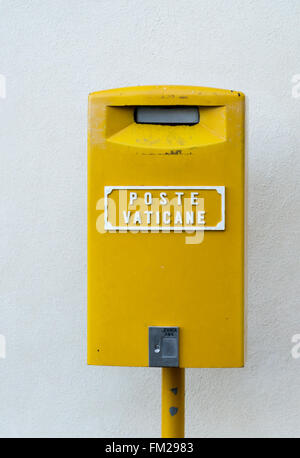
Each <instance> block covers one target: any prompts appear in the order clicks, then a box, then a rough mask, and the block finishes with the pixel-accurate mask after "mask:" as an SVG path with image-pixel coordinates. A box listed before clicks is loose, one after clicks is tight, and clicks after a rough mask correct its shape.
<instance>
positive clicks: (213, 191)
mask: <svg viewBox="0 0 300 458" xmlns="http://www.w3.org/2000/svg"><path fill="white" fill-rule="evenodd" d="M139 107H160V111H159V113H158V115H159V116H160V118H159V119H161V121H160V122H159V123H157V124H155V123H154V121H153V123H152V121H151V116H152V114H151V110H150V111H149V110H145V111H144V112H143V111H141V112H140V118H139V112H138V111H137V108H139ZM178 107H179V108H180V107H196V108H197V111H198V113H199V120H197V119H196V118H195V114H194V112H193V113H192V112H191V114H192V115H193V116H194V118H193V119H195V120H193V122H191V123H189V121H188V119H189V118H188V116H189V113H188V112H187V113H186V114H184V116H186V117H184V118H183V119H187V121H184V123H178V124H177V123H176V113H175V115H174V119H175V121H174V122H173V123H172V122H171V121H170V123H168V119H169V115H170V114H172V113H171V111H170V112H169V113H166V112H165V110H164V108H168V109H172V108H174V109H175V108H178ZM137 113H138V115H137ZM149 113H150V114H149ZM143 116H145V117H144V118H143ZM140 119H142V120H146V123H144V122H139V120H140ZM170 119H171V118H170ZM191 119H192V118H191ZM147 120H148V121H147ZM198 121H199V122H198ZM148 122H150V123H148ZM154 326H158V327H173V328H174V329H176V328H178V329H179V330H180V339H179V366H180V367H241V366H243V364H244V95H243V94H242V93H238V92H234V91H227V90H220V89H209V88H202V87H185V86H149V87H135V88H126V89H116V90H109V91H103V92H97V93H93V94H91V95H90V98H89V131H88V363H89V364H96V365H117V366H148V364H149V359H148V358H149V348H148V343H149V338H148V331H149V328H150V327H154Z"/></svg>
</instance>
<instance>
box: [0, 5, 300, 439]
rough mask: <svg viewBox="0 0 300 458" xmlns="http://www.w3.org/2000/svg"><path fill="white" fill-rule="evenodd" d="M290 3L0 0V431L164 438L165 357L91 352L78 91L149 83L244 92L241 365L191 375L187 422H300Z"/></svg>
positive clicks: (266, 431) (201, 428) (295, 429)
mask: <svg viewBox="0 0 300 458" xmlns="http://www.w3.org/2000/svg"><path fill="white" fill-rule="evenodd" d="M299 15H300V2H299V0H282V1H281V0H255V1H253V0H247V1H244V0H205V1H203V0H198V1H197V0H187V1H179V0H113V1H111V0H98V1H97V0H85V1H84V0H63V1H62V0H2V1H0V40H1V41H0V42H1V47H0V57H1V58H0V73H1V74H2V75H4V76H5V78H6V98H3V97H2V96H3V77H2V78H1V79H0V83H1V82H2V83H1V84H2V89H1V90H2V92H1V90H0V113H1V127H0V130H1V169H0V186H1V193H0V198H1V225H0V231H1V232H0V242H1V258H0V259H1V275H0V284H1V300H0V334H2V335H3V336H5V338H6V359H0V405H1V409H0V435H1V436H74V437H85V436H108V437H112V436H127V437H128V436H129V437H134V436H159V435H160V370H159V369H148V368H143V369H132V368H109V367H107V368H101V367H88V366H87V365H86V118H87V96H88V93H89V92H91V91H95V90H101V89H107V88H114V87H120V86H127V85H143V84H159V83H161V84H193V85H203V86H213V87H214V86H215V87H222V88H227V89H237V90H241V91H243V92H245V93H246V95H247V96H248V100H247V111H248V139H249V141H248V143H249V148H248V153H249V319H248V327H249V329H248V362H247V365H246V368H245V369H235V370H229V369H226V370H211V369H210V370H200V369H199V370H198V369H194V370H188V371H187V424H186V430H187V436H190V437H191V436H194V437H196V436H205V437H213V436H225V437H229V436H270V437H271V436H290V437H291V436H300V433H299V425H300V395H299V377H300V359H299V360H297V359H293V358H292V356H291V348H292V343H291V338H292V336H293V335H294V334H297V333H300V299H299V296H300V282H299V270H300V265H299V248H300V233H299V225H300V216H299V215H300V205H299V203H300V200H299V191H300V189H299V180H300V160H299V155H300V141H299V115H300V97H299V98H297V97H294V98H293V97H292V87H293V83H292V78H293V75H297V74H298V75H299V74H300V59H299V49H300V31H299ZM294 78H295V79H296V78H297V77H294ZM299 78H300V76H299ZM294 86H295V85H294ZM298 92H299V95H300V91H298ZM298 92H297V87H295V88H294V95H295V96H297V95H298ZM2 340H3V339H2ZM0 356H1V352H0Z"/></svg>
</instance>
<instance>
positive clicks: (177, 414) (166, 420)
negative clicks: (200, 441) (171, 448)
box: [161, 367, 185, 438]
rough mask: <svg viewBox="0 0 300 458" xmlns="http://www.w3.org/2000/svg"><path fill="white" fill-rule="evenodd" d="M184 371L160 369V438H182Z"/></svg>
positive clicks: (167, 368)
mask: <svg viewBox="0 0 300 458" xmlns="http://www.w3.org/2000/svg"><path fill="white" fill-rule="evenodd" d="M184 378H185V374H184V369H179V368H178V367H164V368H162V393H161V394H162V396H161V397H162V403H161V408H162V411H161V414H162V423H161V424H162V428H161V432H162V437H163V438H182V437H184V389H185V388H184V385H185V380H184Z"/></svg>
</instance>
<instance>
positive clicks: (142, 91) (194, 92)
mask: <svg viewBox="0 0 300 458" xmlns="http://www.w3.org/2000/svg"><path fill="white" fill-rule="evenodd" d="M141 95H144V96H151V95H152V96H161V97H169V98H172V97H174V98H175V97H176V98H177V99H178V98H182V99H184V98H186V97H192V96H204V97H205V96H212V95H213V96H221V97H224V96H227V97H232V98H241V99H244V98H245V94H244V93H243V92H241V91H235V90H230V89H218V88H213V87H204V86H185V85H153V86H129V87H122V88H116V89H106V90H101V91H96V92H91V93H90V94H89V97H90V98H105V97H114V96H115V97H122V96H125V97H126V96H141Z"/></svg>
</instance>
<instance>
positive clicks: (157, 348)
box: [154, 344, 160, 353]
mask: <svg viewBox="0 0 300 458" xmlns="http://www.w3.org/2000/svg"><path fill="white" fill-rule="evenodd" d="M159 352H160V345H158V344H156V345H154V353H159Z"/></svg>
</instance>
